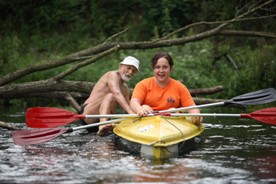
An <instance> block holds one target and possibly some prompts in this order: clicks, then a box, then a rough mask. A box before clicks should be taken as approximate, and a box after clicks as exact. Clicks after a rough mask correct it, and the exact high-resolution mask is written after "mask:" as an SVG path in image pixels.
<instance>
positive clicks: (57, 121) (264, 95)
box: [26, 88, 276, 128]
mask: <svg viewBox="0 0 276 184" xmlns="http://www.w3.org/2000/svg"><path fill="white" fill-rule="evenodd" d="M275 100H276V91H275V89H273V88H268V89H263V90H259V91H255V92H251V93H247V94H244V95H240V96H237V97H234V98H232V99H230V100H227V101H225V102H217V103H211V104H204V105H198V106H190V107H184V108H177V109H173V110H163V111H159V112H158V113H169V112H175V111H179V110H187V109H193V108H202V107H210V106H216V105H229V104H239V105H260V104H265V103H269V102H273V101H275ZM102 117H107V118H113V117H114V116H113V117H112V116H111V115H109V116H108V115H83V114H76V113H73V112H70V111H67V110H63V109H59V108H49V107H35V108H29V109H27V112H26V123H27V126H29V127H32V128H52V127H58V126H63V125H66V124H69V123H71V122H73V121H76V120H78V119H85V118H102ZM125 117H126V116H125ZM129 117H133V115H130V116H129Z"/></svg>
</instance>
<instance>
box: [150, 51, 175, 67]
mask: <svg viewBox="0 0 276 184" xmlns="http://www.w3.org/2000/svg"><path fill="white" fill-rule="evenodd" d="M162 57H163V58H166V59H167V60H168V62H169V65H170V67H172V66H173V59H172V57H171V56H170V54H168V53H165V52H161V53H157V54H155V55H154V56H153V58H152V59H151V67H152V68H154V66H155V65H156V63H157V60H158V59H160V58H162Z"/></svg>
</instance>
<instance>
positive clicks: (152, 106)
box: [130, 53, 203, 124]
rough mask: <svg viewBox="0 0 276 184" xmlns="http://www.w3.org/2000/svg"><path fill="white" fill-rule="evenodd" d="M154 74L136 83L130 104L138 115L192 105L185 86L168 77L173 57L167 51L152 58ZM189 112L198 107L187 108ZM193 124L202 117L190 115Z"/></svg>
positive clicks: (198, 121)
mask: <svg viewBox="0 0 276 184" xmlns="http://www.w3.org/2000/svg"><path fill="white" fill-rule="evenodd" d="M151 65H152V68H153V72H154V76H153V77H150V78H147V79H144V80H142V81H140V82H139V83H137V84H136V86H135V88H134V90H133V94H132V98H131V101H130V106H131V108H132V110H133V111H134V112H135V113H137V115H139V116H147V115H148V114H150V113H154V111H160V110H167V109H173V108H180V107H187V106H194V105H195V102H194V100H193V98H192V96H191V94H190V92H189V91H188V89H187V87H186V86H185V85H184V84H182V83H181V82H179V81H177V80H175V79H173V78H171V77H170V73H171V71H172V68H173V59H172V57H171V56H170V55H169V54H168V53H158V54H156V55H155V56H154V57H153V58H152V60H151ZM188 112H189V113H200V111H199V109H189V110H188ZM191 121H192V122H193V123H195V124H198V123H202V121H203V119H202V117H192V118H191Z"/></svg>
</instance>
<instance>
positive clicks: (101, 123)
mask: <svg viewBox="0 0 276 184" xmlns="http://www.w3.org/2000/svg"><path fill="white" fill-rule="evenodd" d="M122 120H124V119H113V120H108V121H104V122H99V123H92V124H89V125H83V126H79V127H73V128H71V129H72V131H75V130H80V129H85V128H91V127H96V126H101V125H105V124H110V123H118V122H120V121H122Z"/></svg>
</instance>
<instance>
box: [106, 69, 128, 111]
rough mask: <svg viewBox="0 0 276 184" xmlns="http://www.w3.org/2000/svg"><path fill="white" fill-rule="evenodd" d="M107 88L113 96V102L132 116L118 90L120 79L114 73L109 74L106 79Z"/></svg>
mask: <svg viewBox="0 0 276 184" xmlns="http://www.w3.org/2000/svg"><path fill="white" fill-rule="evenodd" d="M107 83H108V87H109V88H110V91H111V93H112V94H113V96H114V98H115V100H116V101H117V102H118V103H119V105H120V106H121V107H122V108H123V109H124V110H125V111H126V112H127V113H129V114H133V111H132V109H131V108H130V105H129V103H128V101H127V100H126V99H125V97H124V95H123V94H122V91H121V88H120V85H119V83H120V78H119V76H118V75H117V74H116V73H113V72H112V73H110V76H109V77H108V82H107Z"/></svg>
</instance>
